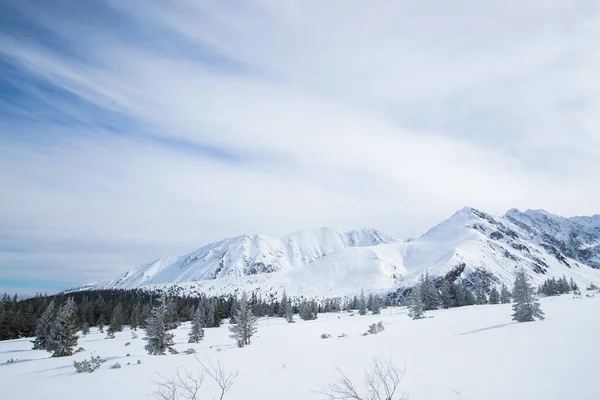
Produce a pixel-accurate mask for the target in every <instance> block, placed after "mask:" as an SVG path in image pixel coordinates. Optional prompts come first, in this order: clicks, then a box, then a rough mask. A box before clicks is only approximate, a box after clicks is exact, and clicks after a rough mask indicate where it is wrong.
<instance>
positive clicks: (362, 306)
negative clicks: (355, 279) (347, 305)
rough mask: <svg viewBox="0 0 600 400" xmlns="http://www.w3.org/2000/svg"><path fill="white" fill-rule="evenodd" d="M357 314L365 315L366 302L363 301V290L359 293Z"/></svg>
mask: <svg viewBox="0 0 600 400" xmlns="http://www.w3.org/2000/svg"><path fill="white" fill-rule="evenodd" d="M358 313H359V314H360V315H365V314H366V313H367V300H366V299H365V292H364V291H363V290H361V291H360V298H359V300H358Z"/></svg>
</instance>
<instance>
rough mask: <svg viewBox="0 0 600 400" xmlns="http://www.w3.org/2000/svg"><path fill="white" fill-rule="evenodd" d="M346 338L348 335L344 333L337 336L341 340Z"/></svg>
mask: <svg viewBox="0 0 600 400" xmlns="http://www.w3.org/2000/svg"><path fill="white" fill-rule="evenodd" d="M346 336H348V335H346V334H345V333H342V334H341V335H338V337H339V338H343V337H346Z"/></svg>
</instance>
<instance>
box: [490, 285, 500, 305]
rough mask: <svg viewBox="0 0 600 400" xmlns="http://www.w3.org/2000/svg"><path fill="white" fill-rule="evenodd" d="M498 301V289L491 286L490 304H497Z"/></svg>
mask: <svg viewBox="0 0 600 400" xmlns="http://www.w3.org/2000/svg"><path fill="white" fill-rule="evenodd" d="M499 302H500V293H498V289H496V287H493V288H492V290H490V304H498V303H499Z"/></svg>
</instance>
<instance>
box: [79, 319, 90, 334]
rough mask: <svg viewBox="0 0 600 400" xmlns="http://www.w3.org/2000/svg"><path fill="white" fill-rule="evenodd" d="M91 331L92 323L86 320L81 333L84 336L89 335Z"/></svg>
mask: <svg viewBox="0 0 600 400" xmlns="http://www.w3.org/2000/svg"><path fill="white" fill-rule="evenodd" d="M88 333H90V324H88V323H87V321H85V322H84V323H83V324H82V325H81V334H82V335H83V336H87V334H88Z"/></svg>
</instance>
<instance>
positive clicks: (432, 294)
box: [420, 272, 441, 310]
mask: <svg viewBox="0 0 600 400" xmlns="http://www.w3.org/2000/svg"><path fill="white" fill-rule="evenodd" d="M420 290H421V301H422V302H423V305H424V307H425V310H436V309H437V308H438V307H439V306H440V301H441V300H440V294H439V293H438V291H437V289H436V288H435V285H434V284H433V281H432V280H431V278H430V277H429V272H425V275H422V276H421V285H420Z"/></svg>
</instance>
